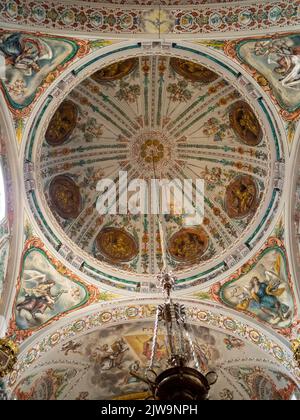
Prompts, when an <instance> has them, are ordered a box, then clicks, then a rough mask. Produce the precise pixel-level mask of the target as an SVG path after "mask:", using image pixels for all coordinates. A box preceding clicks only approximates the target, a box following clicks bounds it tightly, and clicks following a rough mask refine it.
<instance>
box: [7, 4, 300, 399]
mask: <svg viewBox="0 0 300 420" xmlns="http://www.w3.org/2000/svg"><path fill="white" fill-rule="evenodd" d="M4 3H5V7H3V5H4ZM158 6H160V7H158ZM299 7H300V0H299V1H298V0H297V1H293V2H283V1H277V0H274V1H272V2H260V1H258V2H256V3H253V1H250V0H243V1H240V2H236V1H231V0H186V1H185V2H180V1H179V0H163V1H161V2H160V1H158V0H157V1H156V0H154V1H151V0H130V1H126V2H125V0H103V1H100V0H99V1H98V0H88V1H86V2H77V1H76V0H75V1H74V2H73V3H70V2H67V3H64V2H60V0H58V1H55V2H54V1H53V2H50V3H49V2H46V1H42V0H41V1H36V2H35V1H31V0H30V1H29V0H24V1H23V2H22V7H20V3H19V2H18V1H10V2H5V1H2V0H0V26H1V23H3V26H4V27H5V29H2V30H0V90H1V92H0V102H1V104H0V105H1V109H0V110H1V117H2V110H3V113H4V111H5V113H6V118H7V121H6V122H5V124H2V120H1V127H0V140H1V141H0V165H1V164H3V166H4V178H5V187H6V193H7V194H6V200H7V205H6V217H5V219H4V220H2V221H0V324H1V328H2V324H3V321H2V315H4V316H5V322H4V324H3V325H4V327H5V328H6V324H7V330H6V335H7V337H9V338H11V339H12V340H14V341H15V342H16V343H17V344H19V345H20V348H21V352H20V356H19V358H18V362H17V364H16V366H15V368H14V370H13V372H12V373H11V374H10V375H9V376H8V377H7V381H6V382H7V386H8V388H9V389H10V390H12V391H13V392H14V395H15V397H16V398H17V399H20V400H67V399H71V400H106V399H109V400H110V399H114V400H131V399H142V400H143V399H146V398H147V397H148V396H149V393H148V388H147V386H146V385H145V383H144V382H143V381H142V380H141V378H140V377H139V375H143V374H144V373H145V370H146V368H147V366H148V365H149V362H150V357H151V349H152V344H153V340H152V336H153V328H154V326H153V323H154V316H155V313H156V309H157V305H158V304H160V303H161V302H162V301H161V298H160V294H159V290H158V288H157V284H156V274H157V273H158V272H159V271H160V270H161V269H162V267H163V265H164V258H163V251H164V248H165V250H166V258H167V265H168V268H169V269H170V270H172V271H173V273H174V274H175V275H176V276H177V282H176V285H175V291H174V295H175V298H174V299H175V301H176V302H180V304H182V303H183V304H184V305H185V307H186V314H187V321H188V323H189V328H190V329H191V331H192V335H193V342H194V345H195V349H196V356H197V358H198V361H199V364H200V368H201V370H202V371H203V372H208V371H209V370H211V369H215V370H216V371H217V373H218V381H217V383H216V384H215V385H214V386H213V387H212V389H211V399H212V400H290V399H300V391H299V386H297V385H299V383H300V369H299V367H298V366H297V363H296V361H295V360H294V358H293V353H292V345H293V344H294V345H295V343H296V342H297V343H298V341H299V334H300V320H299V295H298V292H299V288H298V285H297V284H296V282H297V281H298V275H297V274H298V273H297V270H298V268H299V261H297V258H298V259H299V255H300V246H299V226H300V194H299V188H300V187H299V179H297V181H296V177H297V178H299V173H298V171H297V173H295V174H292V171H290V167H297V165H296V164H295V162H296V159H297V156H296V155H297V153H298V154H299V148H298V147H296V145H295V143H296V142H298V141H299V139H298V137H299V136H298V133H299V127H298V126H297V124H298V121H299V120H300V118H299V117H300V106H299V104H300V93H299V92H300V70H299V69H300V65H299V63H298V61H299V60H298V58H299V57H300V52H299V51H300V36H299V35H298V34H297V33H296V32H295V33H287V32H285V30H286V28H287V27H288V26H289V28H290V30H294V29H297V30H298V26H299V13H298V12H299V10H298V9H299ZM16 22H18V23H16ZM12 23H13V24H14V28H13V29H12V28H11V27H10V26H11V25H12ZM19 25H22V30H21V27H20V26H19ZM28 25H30V26H31V30H32V28H34V27H36V29H37V30H41V33H39V34H37V33H35V34H34V33H30V32H25V30H26V27H28ZM18 27H19V29H17V28H18ZM6 28H7V29H6ZM9 28H10V29H9ZM40 28H42V29H43V32H42V29H40ZM47 28H51V30H50V29H49V32H50V33H48V34H47V33H46V32H47ZM274 31H276V35H274V34H273V32H274ZM263 32H266V33H268V34H269V35H262V33H263ZM280 32H281V34H280ZM59 33H61V35H57V34H59ZM72 33H73V34H75V35H74V38H72V37H71V36H72V35H70V34H72ZM102 33H104V34H105V35H106V36H105V37H104V36H103V37H102V35H101V34H102ZM243 33H244V34H245V35H243ZM54 34H55V35H54ZM83 34H84V37H83ZM89 34H90V36H89ZM91 34H92V35H91ZM99 34H100V36H99ZM193 34H194V35H193ZM222 34H223V35H222ZM88 36H89V37H88ZM91 36H93V39H91ZM97 36H98V38H97ZM139 36H140V38H141V39H143V41H141V42H139V40H140V38H139ZM191 36H193V39H190V41H189V38H190V37H191ZM195 36H197V37H198V38H199V37H201V39H196V38H195ZM243 36H247V38H246V37H245V38H243ZM81 37H82V38H83V39H81ZM113 37H116V38H115V39H116V40H115V41H114V40H113V39H110V38H113ZM122 37H123V42H122ZM156 37H158V38H160V41H159V42H154V41H153V40H154V39H155V38H156ZM221 37H223V39H221ZM103 38H106V39H103ZM132 39H133V41H132ZM168 39H170V41H171V42H168ZM130 40H131V41H130ZM184 40H185V41H184ZM114 43H116V44H117V45H116V46H115V48H114V45H113V44H114ZM197 44H198V45H197ZM102 49H103V51H99V50H102ZM188 60H192V61H188ZM200 63H201V64H200ZM3 68H4V69H5V70H4V72H3ZM71 86H72V89H71ZM67 92H68V93H67ZM242 92H243V93H242ZM6 111H7V112H6ZM10 117H11V121H10ZM2 125H3V129H2ZM3 130H5V131H7V134H8V137H7V138H5V139H3ZM15 140H16V141H17V142H15ZM22 140H23V142H22ZM4 143H7V144H9V145H10V146H11V143H13V145H14V146H13V147H12V148H11V147H10V148H9V156H8V155H7V150H6V147H5V146H4ZM15 143H17V144H15ZM288 143H289V144H288ZM14 147H16V148H15V149H14ZM294 150H296V153H294V152H293V151H294ZM9 165H11V167H12V168H13V169H14V172H13V173H14V176H15V179H13V180H12V179H11V174H10V170H9ZM298 166H299V165H298ZM121 171H126V172H127V177H128V182H130V181H133V180H134V179H137V178H138V179H141V180H144V181H146V183H150V180H151V179H153V178H160V179H162V178H165V179H176V180H177V181H176V182H182V181H183V180H185V179H192V180H193V182H194V184H195V182H196V179H203V180H204V186H205V188H204V194H203V200H204V218H203V220H202V221H201V222H198V221H197V220H193V219H191V217H190V216H188V215H185V214H180V210H181V209H179V204H178V203H176V202H173V203H171V212H170V214H167V215H164V216H163V219H164V229H163V233H164V237H165V243H163V244H162V230H161V229H160V228H159V223H158V217H157V216H156V215H151V214H143V215H137V214H134V212H133V211H127V210H126V212H125V213H124V214H105V215H103V214H99V211H98V210H99V209H98V208H97V202H98V197H99V191H97V185H98V182H99V181H101V180H104V179H106V178H109V179H112V180H114V181H115V182H116V185H117V188H119V186H120V183H121V180H120V178H119V175H120V172H121ZM288 176H290V178H291V179H289V180H288V181H287V177H288ZM294 177H295V178H294ZM295 185H296V189H294V188H295ZM290 186H292V188H290ZM13 187H14V188H15V189H16V191H17V193H16V195H17V199H18V202H17V206H16V205H15V206H14V205H13V202H12V201H13V198H12V192H13ZM291 189H293V194H294V193H295V194H294V195H293V197H290V196H289V194H290V192H291ZM106 193H107V197H108V202H109V203H110V205H111V206H112V207H114V206H116V207H117V206H118V205H119V204H120V200H121V199H122V194H123V192H119V190H118V194H117V195H116V197H115V199H114V198H111V197H113V189H111V190H110V189H108V190H107V191H106ZM20 197H21V198H20ZM184 198H185V199H186V200H187V197H186V195H184ZM129 199H130V200H131V202H132V203H133V202H134V200H135V199H136V196H135V195H134V194H132V195H131V193H129ZM109 200H110V201H109ZM148 200H149V202H150V198H149V197H148ZM140 204H141V203H140ZM143 204H147V203H143ZM148 204H149V203H148ZM16 215H17V216H18V217H20V221H19V220H18V222H20V223H18V226H17V229H15V217H16ZM290 217H291V218H292V219H291V220H289V218H290ZM12 227H14V229H12ZM291 229H292V230H293V232H291ZM291 239H292V240H291ZM13 241H14V242H13ZM15 243H16V244H18V246H16V249H12V244H15ZM293 245H295V247H294V248H295V249H296V248H297V249H296V251H297V252H295V255H294V253H293V251H294V249H292V246H293ZM294 258H295V260H294ZM7 267H11V268H12V269H7ZM8 298H9V299H8ZM3 308H5V311H6V313H5V314H3ZM4 327H3V328H4ZM1 333H2V332H0V334H1ZM0 338H1V335H0ZM166 357H167V354H166V343H165V337H164V335H163V332H162V331H160V330H159V331H158V346H157V363H156V366H155V368H156V369H157V370H159V369H163V368H165V367H166V366H165V364H166ZM131 372H132V373H134V374H135V376H133V375H131V374H130V373H131ZM1 386H2V383H1V382H0V388H1Z"/></svg>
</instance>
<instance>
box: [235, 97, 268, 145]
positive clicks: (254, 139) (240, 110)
mask: <svg viewBox="0 0 300 420" xmlns="http://www.w3.org/2000/svg"><path fill="white" fill-rule="evenodd" d="M229 119H230V126H231V128H232V129H233V130H234V132H235V134H236V135H237V136H238V138H239V139H240V140H241V141H242V142H243V143H245V144H247V146H257V145H259V143H260V142H261V141H262V138H263V132H262V129H261V127H260V125H259V122H258V120H257V118H256V116H255V115H254V113H253V111H252V109H251V108H250V106H249V105H248V104H247V103H246V102H244V101H238V102H236V103H235V104H234V105H233V106H232V108H231V111H230V115H229Z"/></svg>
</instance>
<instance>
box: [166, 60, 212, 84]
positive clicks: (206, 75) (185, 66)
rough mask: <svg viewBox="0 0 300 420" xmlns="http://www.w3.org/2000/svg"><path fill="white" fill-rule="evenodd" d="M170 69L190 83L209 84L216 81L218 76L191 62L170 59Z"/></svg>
mask: <svg viewBox="0 0 300 420" xmlns="http://www.w3.org/2000/svg"><path fill="white" fill-rule="evenodd" d="M170 64H171V67H172V68H173V70H174V71H175V72H176V73H178V74H180V75H181V76H183V77H184V78H185V79H188V80H191V81H192V82H202V83H209V82H213V81H214V80H216V79H217V78H218V77H219V76H218V75H217V74H216V73H214V72H213V71H211V70H209V69H208V68H206V67H204V66H201V65H200V64H196V63H193V62H192V61H187V60H181V59H179V58H171V60H170Z"/></svg>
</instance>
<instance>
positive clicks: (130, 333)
mask: <svg viewBox="0 0 300 420" xmlns="http://www.w3.org/2000/svg"><path fill="white" fill-rule="evenodd" d="M190 328H191V332H192V335H193V337H194V345H195V349H196V354H197V358H198V360H199V362H200V365H201V369H202V370H203V371H204V372H207V371H209V370H210V369H212V368H214V369H217V370H218V374H219V378H218V381H217V383H216V385H214V386H213V387H212V390H211V398H212V399H216V400H218V399H242V400H243V399H271V400H272V399H290V398H291V395H292V394H293V393H294V392H295V391H296V385H295V384H294V383H293V381H292V380H291V379H289V377H288V376H286V375H285V374H283V373H281V372H280V371H278V368H276V366H274V367H273V369H271V368H270V367H266V366H267V364H268V361H267V358H266V356H265V355H264V354H263V353H261V352H260V351H259V350H257V349H256V348H255V347H254V346H253V344H250V343H248V342H247V341H244V340H240V339H238V338H236V337H234V336H233V335H231V334H226V333H222V332H219V331H216V330H213V329H210V328H206V327H201V326H197V327H195V326H191V327H190ZM152 332H153V325H152V323H150V322H140V323H131V324H127V325H126V324H124V325H117V326H114V327H109V328H106V329H101V330H96V331H94V332H91V333H89V334H84V335H81V336H80V337H78V338H77V337H75V338H73V339H71V340H66V341H64V342H62V343H61V344H60V345H59V346H58V347H56V348H55V349H53V350H52V351H50V352H47V353H46V354H45V355H44V356H43V357H42V358H40V359H39V361H38V362H36V363H35V364H34V365H33V366H32V367H31V374H30V376H27V377H26V376H23V377H22V378H21V379H20V380H19V381H18V383H16V384H15V385H14V393H15V394H16V397H17V398H18V399H21V400H31V399H43V400H53V399H58V400H63V399H72V400H80V399H88V400H103V399H119V398H120V397H122V396H123V398H124V397H126V395H130V396H131V398H132V396H135V397H138V395H139V394H140V393H147V385H145V384H144V383H143V382H142V381H141V379H139V378H137V377H133V376H132V375H131V374H130V372H134V373H135V374H137V375H143V373H144V372H145V368H146V367H147V366H148V365H149V362H150V357H151V346H152V342H151V338H152ZM165 352H166V350H165V343H164V336H163V335H160V334H159V340H158V347H157V366H155V367H154V368H155V370H156V371H159V370H160V369H162V368H163V364H164V360H165V356H166V354H165ZM254 359H255V365H256V367H255V368H254V367H252V366H251V361H252V360H254ZM228 364H229V365H230V367H227V368H224V367H223V366H228ZM249 364H250V366H249ZM269 366H270V365H269Z"/></svg>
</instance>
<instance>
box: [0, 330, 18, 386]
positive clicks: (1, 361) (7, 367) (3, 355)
mask: <svg viewBox="0 0 300 420" xmlns="http://www.w3.org/2000/svg"><path fill="white" fill-rule="evenodd" d="M18 353H19V348H18V346H17V345H16V344H15V343H14V342H13V341H12V340H10V339H8V338H0V378H4V376H6V375H8V374H9V373H11V372H12V371H13V368H14V366H15V364H16V362H17V354H18Z"/></svg>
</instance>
